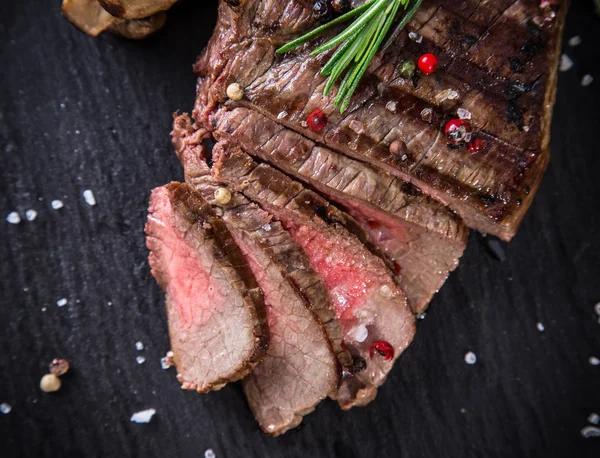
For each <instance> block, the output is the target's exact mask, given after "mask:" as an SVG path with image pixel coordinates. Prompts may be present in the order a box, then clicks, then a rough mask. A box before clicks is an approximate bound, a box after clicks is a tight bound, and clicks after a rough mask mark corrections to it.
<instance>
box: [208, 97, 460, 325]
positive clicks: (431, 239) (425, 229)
mask: <svg viewBox="0 0 600 458" xmlns="http://www.w3.org/2000/svg"><path fill="white" fill-rule="evenodd" d="M211 121H212V122H211V124H212V125H213V127H214V130H213V135H214V136H215V138H216V139H217V140H232V141H234V142H236V143H237V144H238V145H239V146H240V147H241V148H242V149H243V150H244V151H245V152H247V153H248V154H250V155H252V156H256V157H258V158H260V159H261V160H264V161H266V162H268V163H271V164H277V167H278V168H279V169H280V170H282V171H284V172H285V173H288V174H290V175H292V176H294V177H295V178H297V179H299V180H302V181H304V182H305V183H307V184H309V185H310V186H312V187H313V188H315V189H317V190H318V191H320V192H321V193H322V194H324V195H326V196H327V197H328V198H329V199H330V200H332V201H333V202H335V203H336V204H338V205H341V206H342V207H343V208H344V210H345V211H346V212H348V213H349V214H350V215H351V216H353V217H354V218H355V219H356V220H358V221H360V222H361V223H362V225H363V227H364V228H365V230H366V231H367V232H368V234H369V240H370V242H371V243H372V244H374V245H376V246H377V247H378V248H379V250H380V251H381V252H382V253H384V254H385V255H386V256H387V257H388V258H389V259H390V260H391V261H392V262H393V267H394V270H395V271H396V272H397V275H398V278H399V282H400V286H401V287H402V289H403V290H404V291H405V292H406V295H407V297H408V302H409V304H410V306H411V308H412V309H413V311H414V312H415V313H420V312H423V311H424V310H425V309H426V308H427V305H428V304H429V302H430V300H431V298H432V297H433V295H434V294H435V293H436V292H437V291H438V290H439V289H440V288H441V286H442V285H443V283H444V282H445V280H446V278H447V277H448V275H449V273H450V272H451V271H453V270H454V269H455V268H456V266H457V265H458V259H459V258H460V256H461V255H462V253H463V251H464V248H465V246H466V241H467V233H468V231H467V229H466V227H465V226H464V225H463V224H462V222H461V221H460V219H459V218H458V217H457V216H456V215H455V214H454V213H452V212H451V211H449V210H448V209H447V208H446V207H444V206H443V205H442V204H440V203H439V202H436V201H434V200H433V199H431V198H429V197H427V196H425V195H423V194H422V193H421V192H420V191H419V190H418V189H417V188H415V187H414V186H413V185H411V184H410V183H407V182H404V181H402V180H401V179H399V178H395V177H393V176H391V175H382V174H380V173H379V172H378V171H377V170H375V169H374V168H372V167H370V166H367V165H365V164H363V163H360V162H358V161H355V160H353V159H350V158H348V157H345V156H343V155H341V154H338V153H335V152H334V151H332V150H330V149H328V148H324V147H321V146H318V145H317V144H315V142H313V141H312V140H310V139H308V138H306V137H303V136H302V135H300V134H298V133H296V132H294V131H292V130H290V129H287V128H285V127H283V126H280V125H279V124H277V123H276V122H274V121H272V120H270V119H269V118H267V117H265V116H263V115H262V114H260V113H258V112H256V111H253V110H250V109H248V108H245V107H235V104H227V105H226V106H224V107H221V108H220V109H219V110H218V111H217V112H216V113H215V114H214V115H212V116H211Z"/></svg>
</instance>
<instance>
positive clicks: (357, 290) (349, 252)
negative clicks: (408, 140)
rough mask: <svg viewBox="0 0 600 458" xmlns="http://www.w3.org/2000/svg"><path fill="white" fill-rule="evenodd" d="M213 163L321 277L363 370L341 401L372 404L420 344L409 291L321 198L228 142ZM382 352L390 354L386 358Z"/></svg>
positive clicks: (359, 369)
mask: <svg viewBox="0 0 600 458" xmlns="http://www.w3.org/2000/svg"><path fill="white" fill-rule="evenodd" d="M213 159H214V166H213V168H212V173H213V176H214V177H215V178H216V179H217V181H220V182H223V183H227V184H228V185H229V186H230V187H231V188H232V189H235V190H236V191H239V192H242V193H243V194H244V195H246V196H247V197H248V198H249V199H251V200H253V201H255V202H257V203H259V204H260V205H261V207H262V208H263V209H265V210H266V211H268V212H269V213H271V214H272V215H273V216H274V217H275V218H277V219H278V220H279V221H280V222H281V224H282V225H283V227H285V229H287V230H288V231H289V233H290V234H291V236H292V237H293V238H294V239H295V240H296V241H297V242H298V243H299V244H300V245H301V246H302V248H303V249H304V251H305V252H306V254H307V255H308V258H309V259H310V262H311V264H312V266H313V268H314V269H315V270H316V271H317V272H318V273H319V274H320V275H321V278H322V279H323V281H324V283H325V285H326V286H327V288H328V289H329V293H330V297H331V301H332V302H333V304H334V306H335V309H336V314H337V318H338V319H339V320H340V322H341V324H342V329H343V331H344V343H345V345H346V347H347V348H348V350H349V351H350V352H351V353H352V355H353V357H354V359H355V366H356V368H357V370H355V373H354V375H353V377H350V378H348V379H347V380H345V381H344V383H343V384H342V387H341V388H340V390H339V392H338V393H337V399H338V402H339V403H340V405H341V406H342V407H343V408H350V407H352V406H354V405H365V404H367V403H368V402H369V401H371V400H372V399H373V398H374V397H375V395H376V392H377V387H378V386H380V385H381V384H382V383H383V382H384V381H385V379H386V377H387V374H388V373H389V371H390V369H391V368H392V365H393V362H394V361H395V360H396V359H397V358H398V356H399V355H400V354H401V353H402V352H403V351H404V349H406V347H407V346H408V345H409V344H410V342H411V341H412V339H413V337H414V333H415V318H414V316H413V314H412V313H411V311H410V309H409V307H408V305H407V302H406V297H405V295H404V292H403V291H402V290H400V289H399V288H398V287H397V286H396V284H395V283H394V281H393V279H392V274H391V272H390V271H389V270H388V269H387V267H386V266H385V264H384V263H383V261H382V260H381V259H380V258H378V257H377V256H374V255H373V254H372V253H371V252H370V251H369V250H367V249H366V248H365V246H364V245H363V244H362V243H361V242H360V241H359V240H358V239H357V238H356V237H355V236H354V235H352V234H350V233H349V232H348V231H346V229H344V228H343V227H342V226H341V225H339V224H337V223H336V222H335V219H334V218H331V219H330V217H329V214H330V212H329V211H325V212H324V211H323V205H322V204H321V202H322V199H321V198H320V197H319V196H318V195H316V194H314V193H313V192H312V191H309V190H306V189H304V188H303V186H302V185H301V184H299V183H297V182H294V181H293V180H291V179H290V178H289V177H287V176H286V175H284V174H283V173H281V172H278V171H277V170H274V169H273V168H271V167H269V166H267V165H264V164H261V165H258V164H257V163H255V162H254V161H253V160H252V159H251V158H250V156H248V155H246V154H245V153H243V152H242V151H241V150H240V148H239V147H237V146H233V145H230V144H228V143H227V142H220V143H218V144H217V145H216V146H215V148H214V150H213ZM333 211H334V209H331V214H333ZM319 215H321V216H319ZM379 347H385V348H386V349H388V351H386V352H383V354H381V352H379V351H377V350H378V348H379Z"/></svg>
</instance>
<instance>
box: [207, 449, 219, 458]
mask: <svg viewBox="0 0 600 458" xmlns="http://www.w3.org/2000/svg"><path fill="white" fill-rule="evenodd" d="M204 458H217V455H216V454H215V452H213V449H212V448H209V449H207V450H206V451H205V452H204Z"/></svg>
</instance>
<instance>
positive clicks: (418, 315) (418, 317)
mask: <svg viewBox="0 0 600 458" xmlns="http://www.w3.org/2000/svg"><path fill="white" fill-rule="evenodd" d="M426 316H427V312H421V313H417V320H424V319H425V317H426Z"/></svg>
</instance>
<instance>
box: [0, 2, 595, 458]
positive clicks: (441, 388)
mask: <svg viewBox="0 0 600 458" xmlns="http://www.w3.org/2000/svg"><path fill="white" fill-rule="evenodd" d="M59 3H60V2H59V1H58V0H56V1H54V2H40V1H38V0H21V1H13V2H10V1H8V0H5V1H3V2H2V5H1V7H0V10H1V15H0V18H1V19H0V21H1V25H0V56H1V60H0V61H1V62H2V72H1V76H0V78H1V84H0V91H1V92H0V94H1V96H0V100H1V111H0V138H1V147H2V148H1V149H0V151H1V153H0V154H2V160H1V162H0V164H1V165H0V213H1V215H2V219H0V259H1V260H2V261H1V262H0V279H1V280H0V292H1V294H0V323H1V326H2V330H1V331H0V368H1V373H0V402H7V403H9V404H10V405H12V411H11V412H10V413H9V414H8V415H1V414H0V456H3V457H49V456H53V457H67V456H68V457H78V456H85V457H95V456H98V457H129V456H140V457H148V458H149V457H200V456H203V454H204V450H205V449H207V448H212V449H213V450H214V451H215V453H216V455H217V456H218V457H219V458H221V457H227V458H236V457H261V458H262V457H281V456H286V457H315V458H316V457H344V458H352V457H361V458H362V457H375V456H377V457H442V456H443V457H460V458H463V457H525V456H527V457H588V456H589V457H591V456H595V457H598V456H600V438H592V439H584V438H583V437H582V436H581V433H580V431H581V429H582V428H583V427H585V426H586V424H587V417H588V416H589V415H590V414H591V413H592V412H597V413H599V414H600V391H599V390H598V388H599V386H600V384H599V382H600V366H599V367H593V366H592V365H590V364H589V362H588V359H589V357H590V356H592V355H596V356H598V357H600V323H598V318H599V317H598V316H597V315H596V314H595V312H594V309H593V306H594V304H596V303H598V302H600V281H599V278H598V275H599V273H600V230H599V228H600V204H599V203H598V201H599V198H600V193H599V185H598V176H597V175H596V173H597V170H599V169H600V159H599V158H600V155H599V154H598V153H599V152H600V151H599V148H598V142H599V139H600V136H599V134H600V123H599V118H598V115H597V109H596V107H598V106H600V90H599V88H600V64H599V62H598V57H599V55H598V52H597V47H598V43H600V19H598V18H597V17H595V16H593V14H592V2H591V0H589V1H587V0H586V1H583V0H578V1H577V2H574V3H575V5H573V7H572V11H571V14H570V16H569V22H568V28H567V34H566V36H567V37H570V36H573V35H576V34H578V35H581V36H582V37H583V44H582V45H581V46H579V47H577V48H567V52H568V53H569V54H570V55H571V57H572V58H573V59H574V61H575V67H574V68H573V69H572V70H571V71H569V72H568V73H564V74H561V76H560V89H559V95H558V104H557V109H556V117H555V121H554V131H553V133H554V136H553V140H552V146H553V151H554V157H553V161H552V164H551V166H550V169H549V171H548V174H547V176H546V179H545V181H544V183H543V186H542V188H541V191H540V193H539V195H538V197H537V199H536V201H535V203H534V205H533V208H532V209H531V211H530V213H529V215H528V216H527V218H526V220H525V222H524V224H523V226H522V229H521V231H520V233H519V235H518V236H517V237H516V239H515V240H514V242H512V243H511V244H510V245H508V246H506V245H504V246H503V247H504V249H505V254H506V260H505V261H504V262H500V261H498V260H497V259H496V258H495V257H494V256H492V255H491V254H490V251H489V249H488V247H487V246H486V241H485V240H484V239H483V238H482V237H481V236H479V235H472V236H471V240H470V244H469V247H468V249H467V253H466V254H465V256H464V258H463V260H462V264H461V266H460V268H459V269H458V270H457V271H456V272H455V273H454V274H453V275H452V277H451V278H450V280H449V281H448V283H447V285H446V286H445V287H444V288H443V290H442V292H441V293H440V294H439V295H438V296H437V297H436V298H435V300H434V302H433V304H432V307H431V311H430V313H429V314H428V315H427V317H426V319H425V320H424V321H423V322H421V323H420V325H419V332H418V335H417V339H416V341H415V343H414V344H413V345H412V346H411V347H410V349H409V350H408V351H407V352H406V353H405V354H404V355H403V356H402V358H401V361H400V363H399V364H398V365H397V367H396V368H395V369H394V371H393V372H392V375H391V377H390V380H389V382H388V383H387V385H386V386H385V387H384V388H383V389H382V390H381V392H380V395H379V397H378V398H377V400H376V401H375V402H373V403H372V404H371V405H370V406H369V407H368V408H364V409H354V410H352V411H350V412H348V413H343V412H341V411H339V410H338V409H337V407H336V406H335V405H334V404H333V403H332V402H325V403H323V404H322V405H321V406H319V407H318V409H317V411H316V412H315V413H314V414H313V415H311V416H309V417H308V418H307V419H306V421H305V424H304V426H302V427H301V428H300V429H298V430H297V431H294V432H291V433H288V434H287V435H285V436H283V437H281V438H277V439H272V438H269V437H267V436H265V435H263V434H262V433H261V432H259V430H258V428H257V426H256V424H255V422H254V420H253V418H252V416H251V414H250V412H249V410H248V408H247V406H246V403H245V401H244V398H243V395H242V393H241V390H240V388H239V386H236V385H233V386H228V387H226V388H225V389H223V390H222V391H220V392H217V393H212V394H210V395H207V396H199V395H196V394H194V393H190V392H183V391H182V390H181V389H180V388H179V384H178V383H177V381H176V380H175V374H174V373H173V370H172V369H171V370H167V371H164V370H162V369H161V367H160V358H161V356H162V355H164V353H165V352H166V351H167V350H168V349H169V342H168V339H167V331H166V323H165V314H164V310H163V303H162V295H161V293H160V292H159V290H158V288H157V286H156V284H155V283H154V281H153V279H152V278H151V276H150V272H149V269H148V266H147V264H146V255H147V252H146V249H145V246H144V237H143V226H144V217H145V211H146V202H147V198H148V195H149V192H150V190H151V189H152V188H153V187H155V186H158V185H162V184H164V183H166V182H168V181H170V180H174V179H181V177H182V174H181V170H180V168H179V166H178V163H177V161H176V159H175V156H174V154H173V152H172V150H171V147H170V142H169V135H168V134H169V130H170V123H171V112H173V111H175V110H177V109H183V110H190V109H191V108H192V102H193V96H194V86H195V81H194V76H193V75H192V72H191V65H192V63H193V62H194V60H195V57H196V55H197V54H198V53H199V52H200V50H201V49H202V48H203V46H204V45H205V43H206V40H207V38H208V37H209V35H210V34H211V31H212V26H213V24H214V20H215V16H216V8H215V5H214V4H213V2H201V1H196V2H192V1H188V2H186V3H184V4H182V5H181V6H179V7H177V8H175V9H174V10H173V11H172V13H171V14H170V18H169V23H168V26H167V27H166V29H165V30H164V31H163V32H162V33H160V34H159V35H158V36H156V37H154V38H152V39H150V40H148V41H145V42H141V43H137V42H129V41H125V40H121V39H117V38H114V37H111V36H103V37H101V38H99V39H92V38H89V37H86V36H85V35H83V34H81V33H80V32H78V31H77V30H75V29H74V28H73V27H71V26H70V25H69V24H68V23H67V22H66V21H65V20H63V19H62V18H61V16H60V12H59ZM42 4H45V5H44V6H45V7H46V9H44V7H43V6H42ZM588 72H589V73H592V74H594V75H595V76H596V78H597V81H596V82H595V83H593V85H592V86H590V87H588V88H583V87H581V86H580V84H579V82H580V80H581V77H582V76H583V75H584V74H585V73H588ZM84 189H91V190H93V192H94V193H95V195H96V198H97V201H98V205H97V206H96V207H93V208H92V207H89V206H88V205H86V204H85V203H84V201H83V199H82V197H81V193H82V191H83V190H84ZM53 199H61V200H63V201H64V204H65V207H64V208H63V209H61V210H59V211H56V210H52V209H51V208H50V202H51V200H53ZM30 208H33V209H35V210H37V211H38V212H39V216H38V217H37V219H36V220H35V221H33V222H26V221H24V222H22V223H21V224H19V225H10V224H8V223H7V222H6V221H5V219H4V218H5V216H6V215H7V214H8V213H9V212H11V211H13V210H18V211H19V212H21V213H24V212H25V211H26V210H27V209H30ZM62 297H65V298H67V299H68V301H69V302H68V305H66V306H65V307H63V308H59V307H57V306H56V301H57V300H58V299H60V298H62ZM110 303H112V305H109V304H110ZM43 307H46V308H47V310H46V311H45V312H43V311H42V308H43ZM538 322H541V323H543V324H544V326H545V331H544V332H540V331H538V330H537V328H536V323H538ZM137 341H142V342H143V343H144V345H145V347H146V349H145V350H144V351H142V352H138V351H136V348H135V343H136V342H137ZM467 351H473V352H475V353H476V354H477V358H478V360H477V364H475V365H473V366H470V365H467V364H466V363H465V362H464V355H465V353H466V352H467ZM138 355H143V356H145V357H146V362H145V364H143V365H138V364H136V361H135V358H136V356H138ZM56 356H60V357H64V358H67V359H68V360H69V361H71V363H72V367H73V370H72V372H71V373H70V374H69V375H68V376H67V377H66V378H65V380H64V386H63V389H62V390H61V391H60V392H58V393H56V394H52V395H47V394H43V393H41V392H40V389H39V387H38V383H39V380H40V377H41V376H42V375H43V374H44V373H45V371H46V370H47V364H48V363H49V362H50V360H51V359H52V358H54V357H56ZM150 407H153V408H155V409H156V410H157V414H156V416H155V417H154V419H153V420H152V423H151V424H149V425H137V424H133V423H131V422H130V421H129V418H130V416H131V415H132V414H133V413H134V412H136V411H138V410H141V409H145V408H150Z"/></svg>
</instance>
